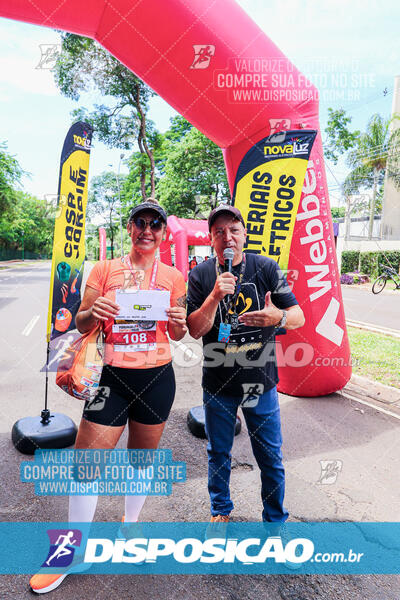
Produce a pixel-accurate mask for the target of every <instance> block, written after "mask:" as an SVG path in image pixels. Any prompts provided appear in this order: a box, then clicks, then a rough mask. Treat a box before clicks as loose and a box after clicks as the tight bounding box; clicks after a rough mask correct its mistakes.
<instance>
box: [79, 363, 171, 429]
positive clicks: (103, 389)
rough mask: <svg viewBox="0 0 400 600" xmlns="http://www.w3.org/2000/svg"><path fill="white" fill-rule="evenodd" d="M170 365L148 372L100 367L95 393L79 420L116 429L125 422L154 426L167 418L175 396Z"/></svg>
mask: <svg viewBox="0 0 400 600" xmlns="http://www.w3.org/2000/svg"><path fill="white" fill-rule="evenodd" d="M175 388H176V386H175V375H174V370H173V368H172V363H171V362H170V363H168V364H166V365H162V366H160V367H153V368H151V369H123V368H120V367H112V366H110V365H104V368H103V372H102V374H101V379H100V383H99V390H98V393H97V394H96V397H95V398H94V399H93V400H88V401H86V402H85V407H84V409H83V415H82V416H83V418H84V419H86V421H90V422H91V423H98V424H99V425H109V426H111V427H120V426H121V425H126V422H127V420H128V419H132V420H133V421H137V422H138V423H144V424H146V425H156V424H159V423H164V422H165V421H166V420H167V419H168V415H169V413H170V410H171V406H172V403H173V401H174V397H175Z"/></svg>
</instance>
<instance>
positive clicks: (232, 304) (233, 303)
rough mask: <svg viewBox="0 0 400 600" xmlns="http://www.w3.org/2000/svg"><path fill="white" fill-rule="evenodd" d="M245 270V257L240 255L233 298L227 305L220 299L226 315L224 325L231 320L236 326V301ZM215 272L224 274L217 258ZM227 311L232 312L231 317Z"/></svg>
mask: <svg viewBox="0 0 400 600" xmlns="http://www.w3.org/2000/svg"><path fill="white" fill-rule="evenodd" d="M245 270H246V255H245V254H242V264H241V266H240V273H239V277H238V280H237V283H236V287H235V293H234V294H233V296H232V297H231V299H230V302H229V304H228V303H227V302H226V301H225V298H223V299H222V304H223V306H224V308H225V310H226V314H225V321H224V323H225V325H226V324H227V323H228V321H231V322H232V320H233V321H234V322H235V325H236V326H237V322H236V321H237V314H236V301H237V299H238V296H239V293H240V288H241V287H242V282H243V277H244V272H245ZM215 272H216V274H217V277H218V275H222V273H224V271H223V270H222V269H221V265H220V264H219V262H218V257H216V258H215ZM229 311H232V315H231V316H230V315H229Z"/></svg>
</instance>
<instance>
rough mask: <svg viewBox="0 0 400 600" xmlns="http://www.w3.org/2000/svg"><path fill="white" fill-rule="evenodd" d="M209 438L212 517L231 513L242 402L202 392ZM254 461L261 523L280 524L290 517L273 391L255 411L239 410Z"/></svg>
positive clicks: (264, 395)
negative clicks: (285, 503)
mask: <svg viewBox="0 0 400 600" xmlns="http://www.w3.org/2000/svg"><path fill="white" fill-rule="evenodd" d="M203 402H204V412H205V425H206V433H207V438H208V444H207V453H208V491H209V494H210V499H211V514H212V515H214V516H215V515H228V514H229V513H230V512H231V510H232V509H233V502H232V500H231V498H230V493H229V479H230V474H231V449H232V445H233V439H234V433H235V422H236V413H237V410H238V407H239V406H240V403H241V402H242V398H240V397H239V398H236V397H232V396H219V395H213V394H209V393H208V392H204V396H203ZM242 410H243V415H244V418H245V420H246V424H247V429H248V431H249V435H250V441H251V446H252V449H253V454H254V457H255V459H256V461H257V464H258V466H259V468H260V470H261V499H262V503H263V507H264V509H263V512H262V518H263V521H275V522H276V521H279V522H283V521H286V519H287V518H288V516H289V513H288V512H287V510H286V509H285V508H284V506H283V497H284V494H285V471H284V468H283V464H282V451H281V446H282V433H281V419H280V410H279V401H278V392H277V390H276V387H273V388H272V389H271V390H268V392H265V393H264V394H263V395H262V396H260V398H259V401H258V404H257V405H256V406H254V407H251V408H250V407H246V408H245V407H242Z"/></svg>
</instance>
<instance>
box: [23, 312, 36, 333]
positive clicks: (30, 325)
mask: <svg viewBox="0 0 400 600" xmlns="http://www.w3.org/2000/svg"><path fill="white" fill-rule="evenodd" d="M39 319H40V315H35V316H34V317H32V319H31V320H30V321H29V323H28V324H27V325H26V327H25V329H24V330H23V331H22V335H25V336H28V335H29V334H30V333H31V331H32V329H33V328H34V327H35V325H36V323H37V322H38V321H39Z"/></svg>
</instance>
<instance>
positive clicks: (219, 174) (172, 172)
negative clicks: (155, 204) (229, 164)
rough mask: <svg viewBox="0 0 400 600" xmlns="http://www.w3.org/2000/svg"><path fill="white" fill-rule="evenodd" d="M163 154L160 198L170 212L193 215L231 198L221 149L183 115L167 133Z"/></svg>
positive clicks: (179, 214) (184, 215) (158, 195)
mask: <svg viewBox="0 0 400 600" xmlns="http://www.w3.org/2000/svg"><path fill="white" fill-rule="evenodd" d="M186 123H187V122H186ZM163 153H164V156H165V162H163V161H161V160H160V165H159V166H160V172H161V175H162V176H161V177H160V180H159V183H158V185H157V197H158V198H159V200H160V201H161V203H162V204H163V206H164V207H165V208H166V210H167V211H168V212H169V213H170V214H175V215H177V216H180V217H189V218H190V217H192V218H193V217H195V216H200V215H202V213H203V212H206V213H208V212H209V211H210V209H212V208H214V207H215V206H216V205H217V203H218V202H219V201H222V200H228V199H229V197H230V194H229V186H228V181H227V179H226V171H225V164H224V160H223V156H222V152H221V149H220V148H219V147H218V146H217V145H216V144H214V142H212V141H211V140H209V139H208V138H207V137H206V136H205V135H203V134H202V133H200V131H198V130H197V129H195V128H194V127H192V126H190V125H189V126H188V125H186V124H185V123H184V122H183V121H182V117H180V118H177V119H175V121H173V122H172V127H171V129H170V130H168V132H166V134H165V135H164V145H163Z"/></svg>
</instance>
